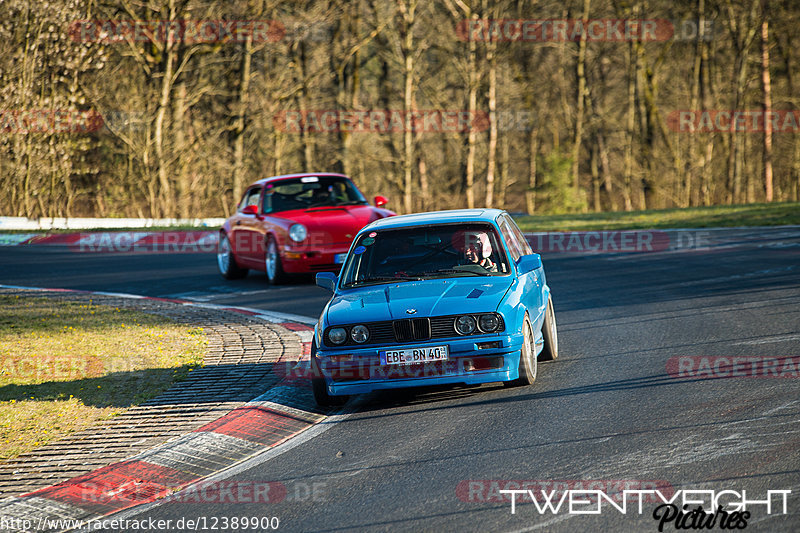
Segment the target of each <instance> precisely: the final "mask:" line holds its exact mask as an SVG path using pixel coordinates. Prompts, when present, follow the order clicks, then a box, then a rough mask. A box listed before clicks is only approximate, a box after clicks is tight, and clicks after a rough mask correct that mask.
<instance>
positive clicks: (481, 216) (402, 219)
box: [362, 209, 504, 231]
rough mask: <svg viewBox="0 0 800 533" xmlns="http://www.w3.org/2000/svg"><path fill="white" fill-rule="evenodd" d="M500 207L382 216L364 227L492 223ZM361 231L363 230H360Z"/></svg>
mask: <svg viewBox="0 0 800 533" xmlns="http://www.w3.org/2000/svg"><path fill="white" fill-rule="evenodd" d="M503 212H504V211H503V210H502V209H453V210H450V211H433V212H430V213H412V214H410V215H398V216H394V217H387V218H382V219H380V220H376V221H375V222H372V223H371V224H368V225H367V226H365V227H364V229H367V228H369V229H388V228H399V227H405V226H424V225H426V224H447V223H453V222H456V223H457V222H489V223H492V222H494V220H495V219H496V218H497V216H498V215H500V214H501V213H503ZM362 231H363V230H362Z"/></svg>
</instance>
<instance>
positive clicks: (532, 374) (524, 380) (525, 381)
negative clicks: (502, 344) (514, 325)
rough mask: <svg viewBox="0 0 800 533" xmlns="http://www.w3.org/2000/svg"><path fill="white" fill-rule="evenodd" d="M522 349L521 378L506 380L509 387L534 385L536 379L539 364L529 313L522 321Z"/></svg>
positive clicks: (520, 360)
mask: <svg viewBox="0 0 800 533" xmlns="http://www.w3.org/2000/svg"><path fill="white" fill-rule="evenodd" d="M522 336H523V340H522V349H521V350H520V354H519V378H517V379H515V380H514V381H506V382H504V383H503V385H505V386H507V387H517V386H519V385H533V382H534V381H536V372H537V370H538V365H537V362H536V352H535V351H534V347H533V332H532V331H531V322H530V320H529V319H528V315H525V321H524V322H523V323H522Z"/></svg>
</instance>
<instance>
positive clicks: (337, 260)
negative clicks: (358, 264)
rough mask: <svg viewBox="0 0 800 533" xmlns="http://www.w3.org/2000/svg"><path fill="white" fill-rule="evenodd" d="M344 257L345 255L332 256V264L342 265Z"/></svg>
mask: <svg viewBox="0 0 800 533" xmlns="http://www.w3.org/2000/svg"><path fill="white" fill-rule="evenodd" d="M345 257H347V254H336V255H334V256H333V262H334V263H336V264H339V263H344V259H345Z"/></svg>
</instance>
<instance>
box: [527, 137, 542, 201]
mask: <svg viewBox="0 0 800 533" xmlns="http://www.w3.org/2000/svg"><path fill="white" fill-rule="evenodd" d="M528 147H529V148H528V154H529V155H528V157H529V159H528V190H527V191H525V204H526V207H527V211H528V214H529V215H532V214H534V213H535V212H536V173H537V170H538V168H537V165H536V162H537V161H538V155H539V128H533V129H531V133H530V137H529V141H528Z"/></svg>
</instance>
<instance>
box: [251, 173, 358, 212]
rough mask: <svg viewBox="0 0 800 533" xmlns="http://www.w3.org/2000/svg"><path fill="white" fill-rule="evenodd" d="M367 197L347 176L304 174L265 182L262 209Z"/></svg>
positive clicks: (286, 208)
mask: <svg viewBox="0 0 800 533" xmlns="http://www.w3.org/2000/svg"><path fill="white" fill-rule="evenodd" d="M366 203H367V200H366V199H365V198H364V196H363V195H362V194H361V192H360V191H359V190H358V189H357V188H356V186H355V185H353V182H352V181H350V180H349V179H347V178H340V177H335V176H305V177H302V178H293V179H286V180H280V181H276V182H272V183H267V184H266V185H265V186H264V209H263V212H264V213H277V212H279V211H290V210H292V209H307V208H309V207H325V206H339V205H364V204H366Z"/></svg>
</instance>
